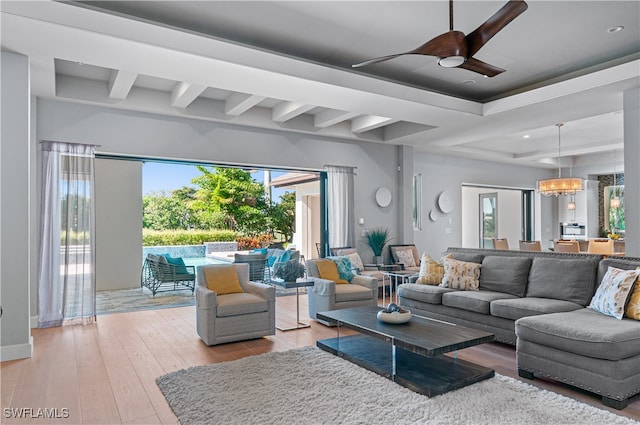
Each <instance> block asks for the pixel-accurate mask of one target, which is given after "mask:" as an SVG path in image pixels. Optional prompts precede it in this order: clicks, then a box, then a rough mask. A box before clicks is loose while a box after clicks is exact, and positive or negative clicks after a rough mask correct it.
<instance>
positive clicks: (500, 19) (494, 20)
mask: <svg viewBox="0 0 640 425" xmlns="http://www.w3.org/2000/svg"><path fill="white" fill-rule="evenodd" d="M528 7H529V6H528V5H527V3H525V2H524V1H521V0H510V1H509V2H508V3H507V4H505V5H504V6H502V8H501V9H500V10H498V11H497V12H496V13H494V14H493V16H491V17H490V18H489V19H487V20H486V21H485V22H484V23H483V24H482V25H480V26H479V27H478V28H476V29H475V30H474V31H473V32H470V33H469V34H468V35H467V37H466V39H467V45H468V46H469V50H468V55H469V57H471V56H473V55H474V54H475V53H476V52H477V51H478V50H480V49H481V48H482V46H484V45H485V44H486V43H487V42H488V41H489V40H490V39H491V38H492V37H493V36H494V35H496V34H497V33H498V32H499V31H500V30H502V29H503V28H504V27H506V26H507V25H508V24H509V23H510V22H511V21H513V20H514V19H515V18H517V17H518V16H520V14H522V13H523V12H524V11H525V10H527V8H528Z"/></svg>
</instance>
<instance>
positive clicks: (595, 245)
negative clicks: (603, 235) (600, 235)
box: [589, 239, 613, 255]
mask: <svg viewBox="0 0 640 425" xmlns="http://www.w3.org/2000/svg"><path fill="white" fill-rule="evenodd" d="M589 254H601V255H611V254H613V240H612V239H591V240H590V241H589Z"/></svg>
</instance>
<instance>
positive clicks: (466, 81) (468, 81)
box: [460, 80, 476, 86]
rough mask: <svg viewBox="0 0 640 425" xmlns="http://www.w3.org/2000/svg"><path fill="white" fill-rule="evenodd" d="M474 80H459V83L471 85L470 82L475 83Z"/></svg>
mask: <svg viewBox="0 0 640 425" xmlns="http://www.w3.org/2000/svg"><path fill="white" fill-rule="evenodd" d="M475 83H476V80H463V81H461V82H460V84H463V85H465V86H468V85H471V84H475Z"/></svg>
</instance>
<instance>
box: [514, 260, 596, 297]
mask: <svg viewBox="0 0 640 425" xmlns="http://www.w3.org/2000/svg"><path fill="white" fill-rule="evenodd" d="M597 265H598V263H597V261H594V260H593V259H591V258H585V259H582V258H576V259H573V258H571V259H568V258H567V259H565V258H543V257H534V258H533V262H532V263H531V270H530V271H529V284H528V285H527V295H526V296H527V297H537V298H551V299H557V300H564V301H571V302H574V303H576V304H580V305H581V306H583V307H585V306H586V305H587V304H588V303H589V302H590V301H591V297H592V296H593V293H594V289H595V288H594V286H595V278H596V270H597Z"/></svg>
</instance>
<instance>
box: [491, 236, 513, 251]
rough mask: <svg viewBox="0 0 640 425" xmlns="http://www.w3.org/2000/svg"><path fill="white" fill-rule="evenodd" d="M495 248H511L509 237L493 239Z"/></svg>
mask: <svg viewBox="0 0 640 425" xmlns="http://www.w3.org/2000/svg"><path fill="white" fill-rule="evenodd" d="M493 249H499V250H507V249H509V241H508V240H507V239H495V238H494V239H493Z"/></svg>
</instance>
